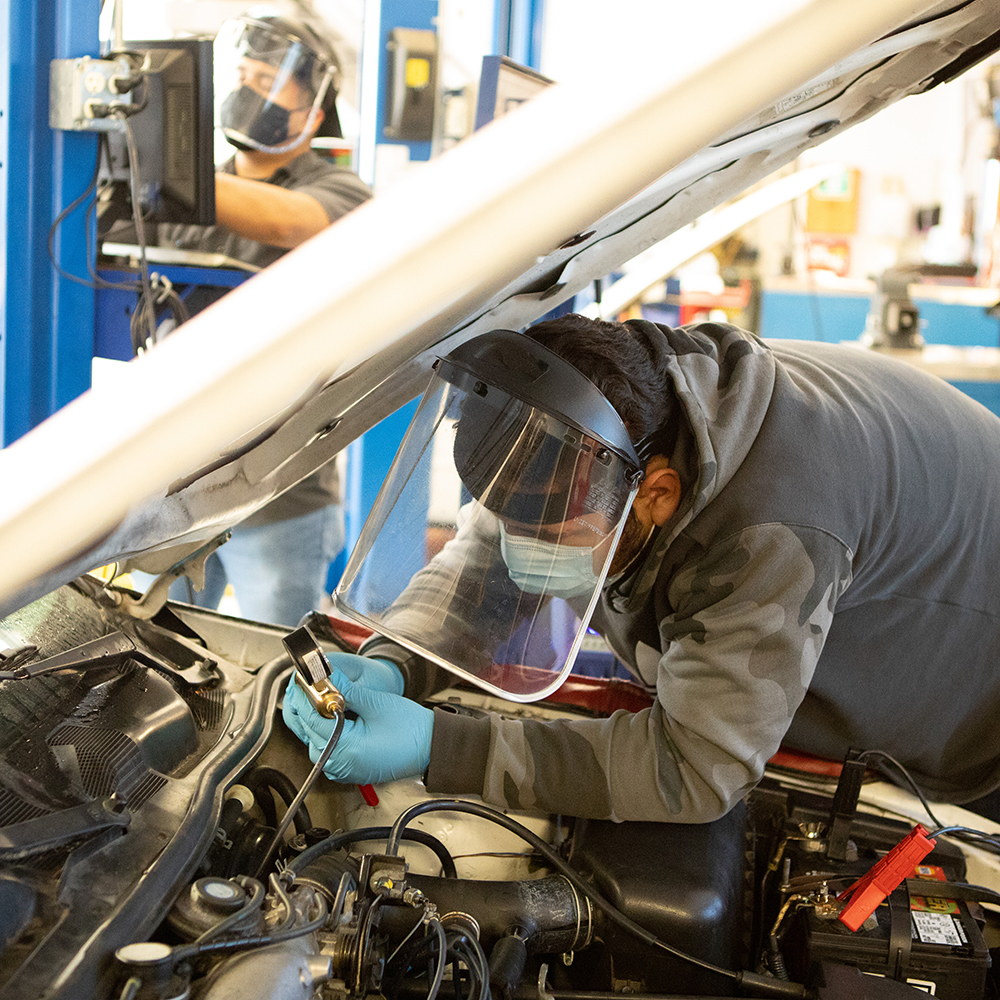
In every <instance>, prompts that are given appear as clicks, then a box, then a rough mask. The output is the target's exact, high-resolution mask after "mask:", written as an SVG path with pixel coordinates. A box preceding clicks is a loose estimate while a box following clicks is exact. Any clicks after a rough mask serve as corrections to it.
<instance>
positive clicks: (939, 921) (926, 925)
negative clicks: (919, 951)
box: [910, 910, 965, 948]
mask: <svg viewBox="0 0 1000 1000" xmlns="http://www.w3.org/2000/svg"><path fill="white" fill-rule="evenodd" d="M910 916H911V917H912V918H913V929H914V931H915V933H914V937H916V938H917V940H919V941H921V942H922V943H923V944H945V945H951V946H953V947H955V948H959V947H961V946H962V944H964V942H965V933H964V932H963V931H962V925H961V924H960V923H959V922H958V921H957V920H956V919H955V918H954V917H953V916H952V915H951V914H950V913H935V912H927V911H922V910H913V911H912V912H911V914H910Z"/></svg>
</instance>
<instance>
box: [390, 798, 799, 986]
mask: <svg viewBox="0 0 1000 1000" xmlns="http://www.w3.org/2000/svg"><path fill="white" fill-rule="evenodd" d="M444 811H447V812H464V813H469V814H471V815H473V816H479V817H481V818H483V819H488V820H490V821H491V822H493V823H496V824H497V826H502V827H503V828H504V829H506V830H510V831H511V833H515V834H517V835H518V836H519V837H520V838H521V839H522V840H524V841H525V842H526V843H528V844H530V845H531V846H532V847H533V848H535V850H536V851H538V853H539V854H541V855H542V857H543V858H545V860H546V861H547V862H548V863H549V864H550V865H551V866H552V867H553V868H555V869H556V871H558V872H560V873H561V874H563V875H565V876H566V878H567V879H568V880H569V881H570V882H571V883H572V884H573V886H574V887H575V888H576V889H577V890H578V891H579V892H581V893H583V895H585V896H586V897H587V898H588V899H589V900H590V901H591V902H592V903H593V904H594V905H595V906H596V907H597V908H598V909H599V910H601V912H602V913H604V914H605V916H607V917H608V919H609V920H611V921H612V922H613V923H615V924H617V925H618V926H619V927H621V928H622V929H623V930H625V931H627V932H628V933H629V934H631V935H632V936H633V937H636V938H638V939H639V940H640V941H644V942H645V943H646V944H648V945H650V946H651V947H653V948H658V949H660V950H661V951H665V952H667V954H669V955H673V956H674V957H675V958H679V959H681V960H682V961H684V962H689V963H690V964H692V965H696V966H697V967H698V968H700V969H704V970H705V971H707V972H712V973H715V974H716V975H718V976H722V977H724V978H726V979H731V980H733V981H734V982H735V983H736V986H737V988H738V989H740V990H746V991H747V992H749V993H752V994H754V995H757V996H773V997H801V996H805V987H804V986H803V985H802V984H801V983H792V982H784V981H783V980H780V979H773V978H772V977H770V976H762V975H758V974H757V973H754V972H750V971H748V970H741V971H738V972H737V971H736V970H734V969H724V968H722V967H721V966H718V965H713V964H712V963H711V962H706V961H705V960H704V959H701V958H698V957H697V956H695V955H691V954H688V952H685V951H681V950H680V949H679V948H675V947H674V946H673V945H670V944H667V942H666V941H661V940H660V939H659V938H658V937H657V936H656V935H655V934H653V933H652V932H651V931H648V930H646V929H645V928H644V927H642V926H640V925H639V924H637V923H636V922H635V921H634V920H632V919H630V918H629V917H627V916H625V914H624V913H622V912H621V910H619V909H618V908H617V907H615V906H614V905H612V904H611V903H610V902H608V900H606V899H605V898H604V897H603V896H602V895H601V894H600V893H599V892H598V891H597V890H596V889H595V888H594V887H593V886H592V885H590V883H589V882H587V881H586V879H584V878H583V876H582V875H580V873H579V872H577V870H576V869H575V868H573V867H572V866H571V865H569V864H568V863H567V862H566V861H565V860H564V859H563V858H562V857H561V856H560V855H559V854H558V853H557V852H556V851H554V850H553V849H552V848H551V847H550V846H549V845H548V844H547V843H546V842H545V841H544V840H542V838H541V837H539V836H538V835H537V834H536V833H534V832H533V831H531V830H529V829H528V828H527V827H526V826H524V825H522V824H521V823H518V822H517V820H513V819H511V818H510V817H509V816H508V815H506V813H502V812H500V811H499V810H498V809H492V808H490V806H487V805H485V804H483V803H480V802H470V801H468V800H467V799H429V800H427V801H426V802H418V803H417V804H416V805H413V806H410V808H409V809H406V810H405V811H404V812H402V813H400V815H399V817H398V818H397V820H396V822H395V823H394V824H393V826H392V831H391V832H390V834H389V839H388V841H387V842H386V851H385V853H386V854H388V855H395V856H397V857H398V855H399V842H400V840H401V838H402V835H403V832H404V830H405V829H406V827H407V824H409V823H410V821H411V820H413V819H416V818H417V817H418V816H421V815H423V814H424V813H427V812H444Z"/></svg>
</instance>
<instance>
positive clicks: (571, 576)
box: [500, 524, 598, 597]
mask: <svg viewBox="0 0 1000 1000" xmlns="http://www.w3.org/2000/svg"><path fill="white" fill-rule="evenodd" d="M595 548H597V546H596V545H595V546H594V547H593V548H588V547H587V546H585V545H557V544H555V543H554V542H546V541H543V540H542V539H538V538H522V537H520V536H518V535H509V534H507V532H506V531H505V530H504V527H503V525H502V524H501V525H500V554H501V555H502V556H503V561H504V562H505V563H506V564H507V573H508V575H509V576H510V578H511V580H513V581H514V583H516V584H517V586H518V587H520V589H521V590H523V591H524V592H525V593H526V594H548V595H549V596H551V597H582V596H583V595H584V594H590V593H593V592H594V589H595V588H596V587H597V582H598V577H597V574H596V573H595V572H594V549H595Z"/></svg>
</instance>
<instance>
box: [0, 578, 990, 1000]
mask: <svg viewBox="0 0 1000 1000" xmlns="http://www.w3.org/2000/svg"><path fill="white" fill-rule="evenodd" d="M309 624H310V628H311V629H312V631H313V632H314V634H315V635H316V637H317V640H318V641H319V642H320V643H321V644H322V645H324V646H325V647H326V648H335V647H336V646H337V645H343V643H344V642H347V643H348V644H349V645H350V644H351V643H352V642H354V641H356V639H357V638H358V637H357V636H352V635H351V634H350V631H349V629H347V630H345V629H344V628H343V627H342V626H341V625H340V624H339V623H333V622H331V620H330V619H328V618H326V617H325V616H321V615H314V616H312V619H311V621H310V623H309ZM285 632H286V630H282V629H279V628H277V627H274V626H268V625H261V624H257V623H252V622H247V621H242V620H239V619H234V618H227V617H226V616H224V615H219V614H217V613H214V612H206V611H201V610H198V609H195V608H191V607H188V606H186V605H173V604H167V605H164V606H162V607H161V608H159V609H158V610H157V611H156V612H155V613H152V609H151V608H148V607H146V606H145V605H144V604H143V601H142V599H141V598H140V596H139V595H137V594H136V593H134V592H133V591H131V590H129V589H127V588H121V587H115V586H111V585H108V584H106V583H104V582H102V581H100V580H99V579H97V578H96V577H91V576H86V577H82V578H80V579H78V580H77V581H75V582H73V583H71V584H67V585H65V586H63V587H61V588H59V589H58V590H56V591H53V592H52V593H51V594H49V595H47V596H46V597H43V598H41V599H39V600H37V601H35V602H34V603H33V604H30V605H28V606H26V607H25V608H23V609H21V610H20V611H17V612H15V613H14V614H12V615H10V616H8V617H7V618H6V619H4V620H3V621H2V622H0V647H2V653H0V655H2V660H0V717H2V719H3V725H2V727H0V995H2V996H3V997H4V998H10V1000H36V998H38V1000H41V998H47V1000H63V998H82V997H94V998H110V1000H134V998H142V1000H147V998H148V1000H153V998H156V1000H175V998H176V1000H180V998H186V997H204V998H224V997H225V998H228V997H241V998H245V1000H253V998H271V1000H293V998H302V1000H308V998H312V997H315V998H322V1000H348V998H351V1000H355V998H361V997H368V996H382V997H385V998H387V1000H396V998H400V1000H409V998H412V1000H437V998H438V997H448V998H450V997H451V996H454V997H455V1000H487V998H489V997H493V998H496V1000H610V998H611V997H612V996H614V995H617V994H629V995H632V996H637V997H648V998H651V1000H652V998H654V997H655V998H664V997H666V996H674V997H678V996H700V997H710V996H733V995H755V996H819V997H831V998H832V997H837V998H840V997H843V998H848V997H905V996H911V995H914V993H915V991H918V990H920V991H923V992H924V993H931V994H933V995H935V996H938V997H943V998H946V1000H952V998H954V1000H959V998H985V997H993V996H995V995H996V994H995V985H994V982H993V977H992V970H991V944H990V943H991V942H992V943H993V944H995V942H996V940H997V927H998V923H997V918H996V917H995V916H994V915H993V914H992V913H991V911H990V909H989V907H990V905H991V904H994V903H996V902H998V901H1000V894H997V893H996V892H995V891H994V890H992V889H990V888H988V887H986V886H981V885H971V884H969V882H967V881H966V879H967V855H968V851H967V850H966V849H963V847H961V846H960V845H959V844H958V843H957V842H956V841H955V840H953V839H951V838H943V837H942V838H938V839H936V840H934V841H932V842H930V843H931V844H932V846H931V848H930V853H926V856H921V857H920V858H919V861H918V862H917V863H915V864H914V863H910V862H908V863H907V865H906V870H905V871H902V870H901V874H900V875H899V879H898V882H899V887H898V888H889V889H888V891H886V892H885V893H884V894H883V896H882V898H880V899H879V900H876V903H877V905H876V903H873V904H872V905H871V907H870V912H868V913H867V914H864V915H863V919H862V918H861V917H862V915H860V914H859V924H858V928H857V930H851V929H849V928H848V927H847V926H845V923H844V921H843V919H838V918H841V917H842V915H843V914H844V913H845V912H846V906H847V905H848V901H849V902H850V903H852V904H853V903H855V902H856V901H858V900H859V897H860V896H861V895H864V893H868V892H871V891H873V890H872V886H873V885H877V883H878V880H877V879H875V881H868V882H865V879H871V877H872V876H871V873H872V871H873V868H874V867H876V866H878V865H879V863H880V862H882V863H888V862H889V861H890V860H891V859H893V858H895V857H897V854H896V853H895V852H893V848H894V847H896V845H898V844H900V842H903V843H904V844H905V843H907V838H908V837H911V838H912V836H913V834H911V828H912V826H913V823H912V822H911V821H905V820H903V819H899V818H893V817H891V816H889V815H887V810H881V811H877V810H876V811H867V810H864V809H863V810H862V811H856V806H857V787H854V788H851V787H850V786H851V782H852V781H853V782H854V783H855V786H860V784H861V783H862V782H864V781H867V780H869V779H870V775H869V776H867V777H866V776H865V775H864V774H863V773H862V772H864V770H865V769H864V767H861V768H860V769H859V768H857V767H855V768H853V769H849V768H848V766H847V765H845V767H844V768H843V770H840V769H839V768H838V769H837V770H838V771H839V772H840V775H841V780H840V781H839V782H838V779H837V777H836V776H835V775H834V776H823V775H817V774H804V773H795V774H792V773H791V772H789V771H785V770H782V769H772V770H771V771H770V772H769V775H768V777H767V778H766V779H765V780H764V782H762V783H761V785H760V786H758V788H757V789H755V790H754V792H753V793H751V794H750V795H749V796H748V798H747V800H746V801H745V802H744V803H743V804H742V805H741V806H740V807H738V808H737V809H734V810H733V811H731V812H730V813H729V814H727V815H726V816H725V817H723V818H722V819H720V820H718V821H717V822H715V823H711V824H706V825H703V826H687V825H671V824H658V823H638V822H627V823H611V822H605V821H594V820H579V819H576V820H575V819H572V818H569V817H559V816H542V815H537V814H530V813H524V814H519V813H517V814H516V813H513V812H509V811H508V812H504V811H500V810H496V809H494V808H492V807H490V806H487V805H485V804H484V803H483V802H482V801H481V800H479V799H477V798H475V797H469V798H467V799H436V798H434V797H432V796H429V795H428V794H427V793H426V791H425V790H424V788H423V785H422V784H421V783H420V782H419V781H416V780H414V781H404V782H396V783H393V784H392V785H387V786H382V787H379V788H376V789H371V788H369V787H365V788H360V789H359V788H356V787H351V786H344V785H337V784H335V783H333V782H330V781H328V780H327V779H326V778H325V777H322V776H320V777H319V778H318V780H316V782H315V784H313V785H312V786H311V787H310V785H309V780H310V775H311V772H313V770H314V768H313V767H312V765H311V763H310V761H309V759H308V756H307V752H306V748H305V747H304V746H302V745H301V744H299V743H298V741H297V740H296V739H295V738H294V737H293V736H291V734H289V733H288V732H287V731H286V730H285V728H284V726H283V723H282V722H281V719H280V713H278V712H277V706H278V705H279V703H280V699H281V696H282V692H283V690H284V686H285V683H286V681H287V678H288V676H289V675H290V673H291V671H292V669H293V663H292V659H291V658H290V657H289V655H288V653H287V652H286V651H285V649H284V646H283V643H282V639H283V638H284V637H285ZM568 687H569V691H568V692H567V693H566V694H565V695H562V693H561V703H559V704H556V703H542V704H540V705H538V706H524V705H510V704H501V703H495V702H491V701H490V699H488V698H487V696H485V695H482V694H481V693H475V692H473V691H471V689H463V688H460V687H456V688H453V689H449V690H448V691H446V692H444V693H443V694H442V695H441V696H440V703H441V704H444V705H445V706H447V707H448V709H449V710H452V711H456V712H472V713H475V712H481V711H483V710H484V709H488V708H497V707H499V708H502V710H503V711H506V712H515V711H518V712H531V713H537V714H541V715H545V714H546V713H557V714H563V715H565V714H568V713H584V714H586V713H591V714H592V713H594V712H601V711H609V710H611V709H613V708H615V707H634V706H635V705H636V704H638V703H641V700H642V697H644V696H643V694H642V692H641V689H639V688H637V687H635V686H633V685H631V684H630V683H629V682H627V681H620V680H612V681H605V680H592V679H589V678H582V679H580V680H579V682H578V683H576V684H575V685H574V683H573V682H571V683H570V684H569V685H568ZM845 776H846V777H845ZM303 790H305V791H307V792H308V794H305V795H303V794H302V793H303ZM925 832H926V831H925ZM978 846H979V848H981V849H989V850H992V847H991V845H990V844H989V843H988V842H986V841H984V840H982V838H980V841H979V845H978ZM883 866H884V864H883ZM879 870H881V869H879ZM858 880H861V883H862V887H861V889H859V890H858V891H857V893H856V894H855V895H854V896H850V892H851V891H853V890H852V886H853V884H854V883H856V882H857V881H858ZM935 886H938V887H939V888H937V889H935ZM838 897H839V898H838Z"/></svg>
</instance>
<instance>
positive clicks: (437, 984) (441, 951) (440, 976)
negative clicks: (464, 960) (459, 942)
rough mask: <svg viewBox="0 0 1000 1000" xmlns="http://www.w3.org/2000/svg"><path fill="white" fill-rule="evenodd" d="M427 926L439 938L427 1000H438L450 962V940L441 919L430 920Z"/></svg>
mask: <svg viewBox="0 0 1000 1000" xmlns="http://www.w3.org/2000/svg"><path fill="white" fill-rule="evenodd" d="M427 927H428V929H429V930H431V929H433V931H434V933H435V935H436V936H437V940H438V956H437V966H436V967H435V969H434V978H433V980H432V981H431V986H430V989H429V990H428V991H427V1000H437V995H438V991H439V990H440V989H441V983H442V982H444V967H445V966H446V965H447V964H448V940H447V937H446V936H445V932H444V927H443V926H442V924H441V921H440V920H428V921H427Z"/></svg>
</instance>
